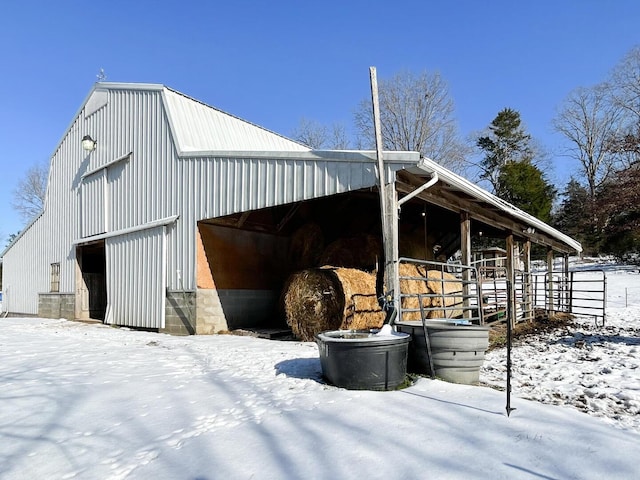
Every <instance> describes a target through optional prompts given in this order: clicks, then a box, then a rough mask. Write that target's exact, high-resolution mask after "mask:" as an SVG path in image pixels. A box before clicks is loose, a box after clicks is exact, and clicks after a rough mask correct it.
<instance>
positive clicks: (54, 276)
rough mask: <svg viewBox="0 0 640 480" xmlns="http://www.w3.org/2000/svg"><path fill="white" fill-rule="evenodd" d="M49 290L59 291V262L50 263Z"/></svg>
mask: <svg viewBox="0 0 640 480" xmlns="http://www.w3.org/2000/svg"><path fill="white" fill-rule="evenodd" d="M51 291H52V292H59V291H60V264H59V263H52V264H51Z"/></svg>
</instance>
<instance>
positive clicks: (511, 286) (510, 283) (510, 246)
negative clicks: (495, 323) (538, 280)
mask: <svg viewBox="0 0 640 480" xmlns="http://www.w3.org/2000/svg"><path fill="white" fill-rule="evenodd" d="M506 248H507V299H508V301H507V303H508V304H509V305H508V307H507V308H508V309H509V311H510V312H512V315H509V319H508V321H509V323H511V326H512V327H513V326H514V325H515V312H516V308H515V306H516V296H515V281H514V280H515V263H516V260H515V258H514V252H515V242H514V239H513V234H512V233H510V234H509V235H507V245H506Z"/></svg>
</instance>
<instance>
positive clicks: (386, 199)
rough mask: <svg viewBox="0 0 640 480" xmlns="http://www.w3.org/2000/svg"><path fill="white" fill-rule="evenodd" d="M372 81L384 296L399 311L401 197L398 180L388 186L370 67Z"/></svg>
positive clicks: (375, 81)
mask: <svg viewBox="0 0 640 480" xmlns="http://www.w3.org/2000/svg"><path fill="white" fill-rule="evenodd" d="M369 75H370V78H371V103H372V105H373V127H374V133H375V137H376V156H377V159H378V165H377V172H378V190H379V197H380V215H381V221H382V245H383V249H384V258H385V264H384V273H385V275H384V282H383V283H384V285H383V293H384V294H385V295H387V294H390V293H392V294H393V295H392V296H391V298H388V299H387V301H390V302H391V303H392V304H393V305H392V308H394V309H395V311H398V299H399V298H400V279H399V277H398V195H397V192H396V189H395V178H394V179H392V181H391V182H390V183H388V184H387V180H386V178H385V176H386V172H385V167H384V159H383V155H382V129H381V127H380V105H379V102H378V79H377V75H376V68H375V67H370V68H369Z"/></svg>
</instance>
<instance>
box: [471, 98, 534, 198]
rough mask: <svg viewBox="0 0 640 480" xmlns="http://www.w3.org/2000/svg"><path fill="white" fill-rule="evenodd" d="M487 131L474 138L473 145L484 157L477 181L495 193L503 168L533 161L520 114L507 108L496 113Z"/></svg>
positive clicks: (527, 136) (528, 137)
mask: <svg viewBox="0 0 640 480" xmlns="http://www.w3.org/2000/svg"><path fill="white" fill-rule="evenodd" d="M489 131H490V134H489V135H487V136H484V137H480V138H478V140H477V142H476V145H477V146H478V147H479V148H480V149H481V150H483V151H484V153H485V156H484V158H483V159H482V161H481V162H480V165H479V166H480V170H481V173H480V178H482V179H483V180H488V181H489V182H490V183H491V185H492V186H493V189H494V191H495V192H498V190H500V188H499V177H500V171H501V169H502V167H503V166H505V165H507V164H508V163H511V162H521V161H527V162H530V161H531V159H532V158H533V150H532V148H531V145H530V141H531V135H529V134H527V133H526V132H525V130H524V128H523V127H522V121H521V119H520V113H519V112H517V111H516V110H512V109H511V108H505V109H503V110H501V111H500V112H498V115H497V116H496V118H494V119H493V121H492V122H491V125H489Z"/></svg>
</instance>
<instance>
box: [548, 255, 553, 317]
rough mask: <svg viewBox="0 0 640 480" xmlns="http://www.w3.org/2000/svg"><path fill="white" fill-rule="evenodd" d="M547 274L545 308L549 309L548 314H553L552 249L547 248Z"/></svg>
mask: <svg viewBox="0 0 640 480" xmlns="http://www.w3.org/2000/svg"><path fill="white" fill-rule="evenodd" d="M547 275H548V277H549V278H548V283H547V298H548V303H547V310H548V311H549V315H553V313H554V308H555V307H554V305H553V249H552V248H548V249H547Z"/></svg>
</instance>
